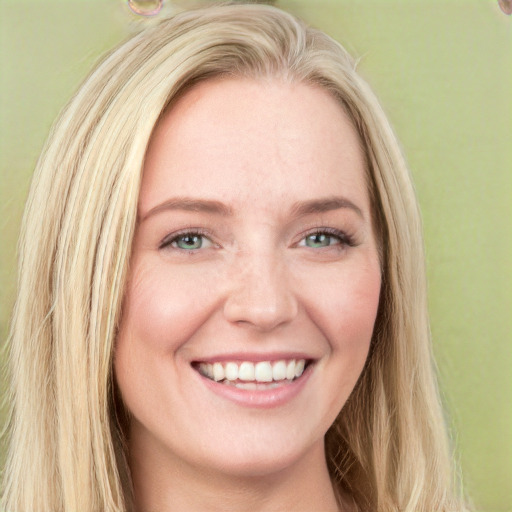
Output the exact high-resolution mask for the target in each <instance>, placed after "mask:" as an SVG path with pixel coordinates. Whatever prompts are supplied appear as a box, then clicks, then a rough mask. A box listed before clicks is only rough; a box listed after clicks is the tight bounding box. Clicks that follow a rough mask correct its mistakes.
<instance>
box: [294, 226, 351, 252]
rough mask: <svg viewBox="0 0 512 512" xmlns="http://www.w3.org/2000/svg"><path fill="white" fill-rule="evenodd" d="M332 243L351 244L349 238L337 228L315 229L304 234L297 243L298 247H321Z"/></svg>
mask: <svg viewBox="0 0 512 512" xmlns="http://www.w3.org/2000/svg"><path fill="white" fill-rule="evenodd" d="M333 245H352V243H351V240H350V238H349V237H348V236H347V235H346V234H345V233H343V231H339V230H337V229H333V230H322V231H315V232H314V233H309V234H308V235H306V236H305V237H304V238H303V239H302V240H301V241H300V242H299V243H298V246H299V247H309V248H311V249H321V248H323V247H330V246H333Z"/></svg>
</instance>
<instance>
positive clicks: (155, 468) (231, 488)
mask: <svg viewBox="0 0 512 512" xmlns="http://www.w3.org/2000/svg"><path fill="white" fill-rule="evenodd" d="M132 441H133V442H130V467H131V473H132V479H133V486H134V494H135V505H136V510H137V512H151V511H155V510H158V511H159V512H178V511H179V512H182V511H187V512H195V511H197V512H199V511H201V512H203V511H204V510H208V511H211V512H217V511H219V512H220V511H222V512H230V511H233V512H235V511H236V512H270V511H276V510H293V511H294V512H300V511H304V512H306V511H307V512H310V511H311V510H318V511H322V512H338V511H339V510H340V509H339V505H338V504H337V501H336V496H335V492H334V490H333V487H332V484H331V481H330V478H329V473H328V470H327V464H326V461H325V454H324V446H323V442H322V443H318V445H315V446H313V447H312V448H311V450H310V451H309V452H308V453H306V454H304V456H303V457H301V458H300V459H299V460H297V461H296V463H294V464H293V465H291V466H290V467H287V468H284V469H280V470H278V471H275V472H272V471H270V472H266V473H265V474H260V475H249V476H247V475H244V476H240V475H234V474H230V473H229V472H223V471H221V470H212V469H208V470H206V469H204V468H201V467H197V466H192V465H190V464H188V463H187V462H186V461H183V460H181V459H177V458H176V457H173V456H172V455H170V454H168V453H166V452H165V448H163V449H162V447H161V446H160V447H156V446H155V449H154V450H151V449H149V450H148V446H147V444H144V450H141V449H140V448H142V447H138V446H137V443H136V442H135V441H134V440H132Z"/></svg>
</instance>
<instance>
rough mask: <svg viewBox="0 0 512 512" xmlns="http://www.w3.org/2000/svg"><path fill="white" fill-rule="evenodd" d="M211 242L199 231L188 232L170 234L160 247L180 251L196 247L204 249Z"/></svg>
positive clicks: (195, 249) (194, 249)
mask: <svg viewBox="0 0 512 512" xmlns="http://www.w3.org/2000/svg"><path fill="white" fill-rule="evenodd" d="M212 245H213V244H212V242H211V240H209V239H208V238H207V237H206V236H204V235H203V234H201V233H195V232H188V233H180V234H178V235H172V236H169V237H167V238H165V239H164V240H163V242H162V243H161V244H160V249H164V248H166V247H171V248H173V249H180V250H182V251H197V250H198V249H206V248H207V247H211V246H212Z"/></svg>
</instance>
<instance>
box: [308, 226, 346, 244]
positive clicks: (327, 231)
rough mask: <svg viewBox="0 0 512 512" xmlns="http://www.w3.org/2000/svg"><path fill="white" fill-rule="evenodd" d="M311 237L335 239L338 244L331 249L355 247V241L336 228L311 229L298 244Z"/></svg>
mask: <svg viewBox="0 0 512 512" xmlns="http://www.w3.org/2000/svg"><path fill="white" fill-rule="evenodd" d="M312 235H327V236H329V237H332V238H337V239H338V241H339V244H333V247H338V248H339V246H341V247H354V246H355V245H356V244H355V241H354V239H353V237H352V236H351V235H349V234H348V233H346V232H344V231H341V230H339V229H336V228H317V229H313V230H311V231H309V232H307V233H305V234H303V235H302V237H301V239H300V242H302V241H303V240H306V239H307V238H308V237H310V236H312ZM300 242H299V243H300ZM326 247H331V246H326Z"/></svg>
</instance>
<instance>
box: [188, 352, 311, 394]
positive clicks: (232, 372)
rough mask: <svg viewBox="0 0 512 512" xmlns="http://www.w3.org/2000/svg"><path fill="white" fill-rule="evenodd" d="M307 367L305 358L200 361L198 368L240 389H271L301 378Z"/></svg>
mask: <svg viewBox="0 0 512 512" xmlns="http://www.w3.org/2000/svg"><path fill="white" fill-rule="evenodd" d="M305 367H306V360H305V359H291V360H289V361H286V360H280V361H272V362H271V361H259V362H257V363H253V362H252V361H242V362H234V361H228V362H222V363H220V362H216V363H199V364H198V365H197V370H198V371H199V373H200V374H201V375H203V376H204V377H206V378H208V379H210V380H213V381H215V382H221V383H222V384H226V385H231V386H235V387H237V388H239V389H250V390H255V389H269V388H272V387H277V386H278V385H280V384H283V383H284V382H283V381H288V382H291V381H293V380H295V379H297V378H299V377H300V376H301V375H302V374H303V373H304V369H305Z"/></svg>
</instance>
